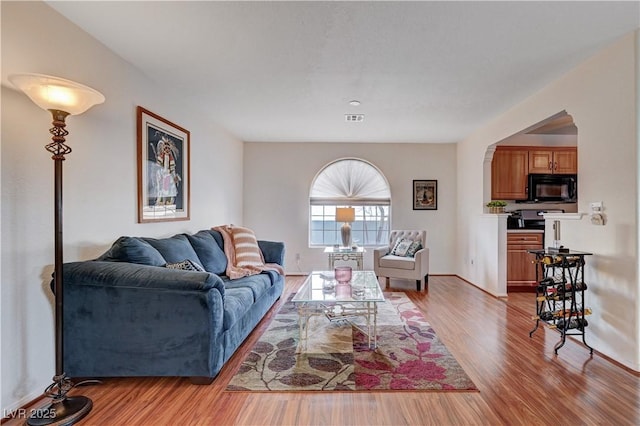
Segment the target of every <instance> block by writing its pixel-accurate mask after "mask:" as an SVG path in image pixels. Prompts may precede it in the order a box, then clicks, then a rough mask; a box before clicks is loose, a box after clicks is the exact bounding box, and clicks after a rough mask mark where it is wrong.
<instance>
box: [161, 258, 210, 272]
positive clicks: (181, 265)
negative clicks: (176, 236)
mask: <svg viewBox="0 0 640 426" xmlns="http://www.w3.org/2000/svg"><path fill="white" fill-rule="evenodd" d="M164 266H165V268H169V269H182V270H183V271H196V272H206V271H205V270H204V268H203V267H202V266H200V265H198V264H197V263H196V262H194V261H193V260H189V259H185V260H183V261H182V262H176V263H167V264H166V265H164Z"/></svg>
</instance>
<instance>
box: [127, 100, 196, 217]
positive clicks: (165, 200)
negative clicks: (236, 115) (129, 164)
mask: <svg viewBox="0 0 640 426" xmlns="http://www.w3.org/2000/svg"><path fill="white" fill-rule="evenodd" d="M137 116H138V117H137V119H138V120H137V123H138V222H140V223H148V222H165V221H174V220H189V202H190V184H191V182H190V175H189V172H190V170H189V168H190V167H189V149H190V137H191V136H190V133H189V131H188V130H186V129H183V128H182V127H180V126H178V125H176V124H173V123H171V122H170V121H168V120H166V119H164V118H162V117H160V116H159V115H157V114H154V113H152V112H151V111H148V110H146V109H144V108H142V107H141V106H139V107H138V109H137Z"/></svg>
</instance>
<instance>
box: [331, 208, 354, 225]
mask: <svg viewBox="0 0 640 426" xmlns="http://www.w3.org/2000/svg"><path fill="white" fill-rule="evenodd" d="M355 220H356V209H354V208H353V207H337V208H336V222H349V223H350V222H353V221H355Z"/></svg>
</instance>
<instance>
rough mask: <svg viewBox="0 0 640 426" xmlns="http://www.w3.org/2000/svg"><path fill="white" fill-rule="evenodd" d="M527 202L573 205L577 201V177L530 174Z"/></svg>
mask: <svg viewBox="0 0 640 426" xmlns="http://www.w3.org/2000/svg"><path fill="white" fill-rule="evenodd" d="M529 201H534V202H539V201H556V202H562V203H575V202H576V201H578V176H577V175H550V174H530V175H529Z"/></svg>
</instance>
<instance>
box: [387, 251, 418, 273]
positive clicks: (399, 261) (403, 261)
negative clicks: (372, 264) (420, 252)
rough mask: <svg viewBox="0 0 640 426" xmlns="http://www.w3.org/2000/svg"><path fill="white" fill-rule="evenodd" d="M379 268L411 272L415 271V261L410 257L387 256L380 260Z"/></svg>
mask: <svg viewBox="0 0 640 426" xmlns="http://www.w3.org/2000/svg"><path fill="white" fill-rule="evenodd" d="M380 266H381V267H382V268H393V269H407V270H413V269H416V261H415V259H414V258H412V257H406V256H396V255H393V254H388V255H386V256H383V257H382V258H380Z"/></svg>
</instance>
